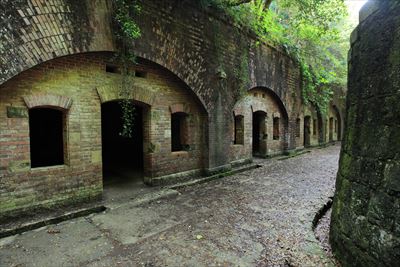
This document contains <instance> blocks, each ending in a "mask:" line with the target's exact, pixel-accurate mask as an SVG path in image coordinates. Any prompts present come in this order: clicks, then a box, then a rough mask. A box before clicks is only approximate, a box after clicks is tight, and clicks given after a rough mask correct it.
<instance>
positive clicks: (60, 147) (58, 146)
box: [29, 108, 64, 168]
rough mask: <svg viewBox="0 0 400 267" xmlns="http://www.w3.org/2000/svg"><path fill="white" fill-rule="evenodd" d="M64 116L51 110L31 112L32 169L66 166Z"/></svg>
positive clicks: (32, 110) (34, 110)
mask: <svg viewBox="0 0 400 267" xmlns="http://www.w3.org/2000/svg"><path fill="white" fill-rule="evenodd" d="M63 128H64V114H63V112H62V111H60V110H56V109H51V108H36V109H31V110H29V132H30V148H31V167H32V168H38V167H48V166H55V165H63V164H64V129H63Z"/></svg>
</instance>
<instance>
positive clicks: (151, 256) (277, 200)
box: [0, 146, 340, 267]
mask: <svg viewBox="0 0 400 267" xmlns="http://www.w3.org/2000/svg"><path fill="white" fill-rule="evenodd" d="M339 149H340V148H339V146H330V147H328V148H324V149H314V150H312V152H311V153H307V154H303V155H301V156H298V157H294V158H290V159H286V160H278V159H272V160H262V161H260V164H262V167H260V168H258V169H254V170H251V171H247V172H244V173H241V174H237V175H234V176H229V177H225V178H223V179H220V180H215V181H212V182H209V183H206V184H201V185H196V186H191V187H188V188H184V189H180V190H178V191H179V194H178V195H177V196H173V197H169V198H166V199H162V200H158V201H154V202H151V203H147V204H142V205H137V204H133V202H129V201H127V202H126V203H124V204H123V205H118V206H116V207H114V208H111V209H108V210H107V211H106V212H104V213H102V214H95V215H91V216H88V217H85V218H78V219H74V220H71V221H68V222H64V223H61V224H58V225H53V226H48V227H45V228H41V229H38V230H35V231H31V232H27V233H24V234H22V235H18V236H13V237H9V238H5V239H0V266H2V267H3V266H51V267H55V266H148V267H150V266H335V263H334V261H333V259H332V257H331V255H330V254H329V253H327V251H328V252H329V247H328V248H327V247H326V244H327V242H326V241H325V243H323V244H325V245H322V244H321V243H320V242H319V241H318V240H317V238H316V236H315V234H314V232H313V231H312V221H313V219H314V217H315V215H316V213H317V212H318V210H319V209H320V208H321V207H322V206H323V205H324V204H325V203H326V202H327V201H328V200H329V197H332V196H333V193H334V183H335V175H336V171H337V163H338V156H339ZM321 225H322V226H321V227H319V228H317V230H316V232H317V233H318V235H319V236H320V238H321V236H322V237H323V236H325V237H326V236H327V231H328V225H329V221H327V222H326V220H325V221H324V222H323V223H322V224H321Z"/></svg>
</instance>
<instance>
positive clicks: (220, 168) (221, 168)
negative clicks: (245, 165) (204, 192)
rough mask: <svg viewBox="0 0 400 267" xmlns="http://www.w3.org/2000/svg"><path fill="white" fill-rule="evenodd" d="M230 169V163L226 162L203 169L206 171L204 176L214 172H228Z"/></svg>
mask: <svg viewBox="0 0 400 267" xmlns="http://www.w3.org/2000/svg"><path fill="white" fill-rule="evenodd" d="M231 170H232V165H231V164H226V165H222V166H218V167H214V168H209V169H207V170H206V171H205V172H206V173H205V174H206V176H211V175H214V174H218V173H223V172H228V171H231Z"/></svg>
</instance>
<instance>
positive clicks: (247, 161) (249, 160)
mask: <svg viewBox="0 0 400 267" xmlns="http://www.w3.org/2000/svg"><path fill="white" fill-rule="evenodd" d="M251 163H253V159H252V158H247V159H239V160H235V161H232V162H231V166H232V168H236V167H240V166H242V165H246V164H251Z"/></svg>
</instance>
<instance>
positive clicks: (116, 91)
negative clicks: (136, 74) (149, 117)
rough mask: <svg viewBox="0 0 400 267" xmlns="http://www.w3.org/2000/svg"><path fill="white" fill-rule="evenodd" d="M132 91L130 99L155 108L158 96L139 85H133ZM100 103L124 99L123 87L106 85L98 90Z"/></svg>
mask: <svg viewBox="0 0 400 267" xmlns="http://www.w3.org/2000/svg"><path fill="white" fill-rule="evenodd" d="M131 89H132V90H130V94H129V96H128V98H129V99H132V100H135V101H138V102H142V103H144V104H147V105H149V106H153V105H154V103H155V101H156V94H155V93H154V92H152V91H150V90H148V89H146V88H144V87H141V86H139V85H135V84H134V85H132V88H131ZM96 90H97V94H98V95H99V98H100V102H101V103H106V102H110V101H114V100H120V99H123V97H122V96H121V94H120V92H121V86H120V85H117V84H111V85H104V86H100V87H97V88H96Z"/></svg>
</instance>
